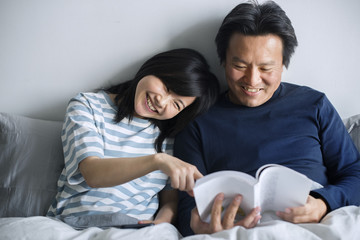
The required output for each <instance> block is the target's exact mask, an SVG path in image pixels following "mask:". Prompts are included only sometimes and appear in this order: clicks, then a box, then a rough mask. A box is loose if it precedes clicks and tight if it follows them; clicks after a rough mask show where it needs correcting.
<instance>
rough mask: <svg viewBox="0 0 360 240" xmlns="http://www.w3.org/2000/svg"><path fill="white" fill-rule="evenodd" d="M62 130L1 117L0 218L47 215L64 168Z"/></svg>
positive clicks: (38, 122) (57, 124)
mask: <svg viewBox="0 0 360 240" xmlns="http://www.w3.org/2000/svg"><path fill="white" fill-rule="evenodd" d="M61 127H62V122H57V121H45V120H39V119H31V118H27V117H22V116H16V115H11V114H6V113H0V206H1V207H0V217H26V216H38V215H45V214H46V212H47V210H48V208H49V206H50V204H51V202H52V200H53V199H54V197H55V194H56V192H57V180H58V178H59V175H60V173H61V171H62V169H63V166H64V159H63V152H62V144H61Z"/></svg>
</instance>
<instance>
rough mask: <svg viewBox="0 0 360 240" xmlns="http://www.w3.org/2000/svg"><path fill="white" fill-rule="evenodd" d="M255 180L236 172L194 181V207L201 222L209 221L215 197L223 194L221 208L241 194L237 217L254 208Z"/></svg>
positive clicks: (226, 172)
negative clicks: (241, 198)
mask: <svg viewBox="0 0 360 240" xmlns="http://www.w3.org/2000/svg"><path fill="white" fill-rule="evenodd" d="M255 183H256V179H255V178H253V177H252V176H250V175H248V174H246V173H242V172H237V171H219V172H215V173H212V174H209V175H206V176H205V177H203V178H201V179H199V180H197V181H196V184H195V188H194V195H195V201H196V206H197V208H198V211H199V214H200V217H201V219H202V220H203V221H205V222H209V221H210V214H211V209H212V205H213V203H214V198H215V196H216V195H217V194H218V193H220V192H222V193H224V196H225V198H224V201H223V208H224V209H226V207H227V206H228V205H229V204H230V203H231V201H232V200H233V198H234V197H235V195H237V194H242V195H243V200H242V202H241V205H240V209H239V212H238V213H239V215H240V216H243V215H245V214H247V213H249V212H250V211H251V209H252V208H254V189H253V186H254V184H255ZM223 212H224V211H223Z"/></svg>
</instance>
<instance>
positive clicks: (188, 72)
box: [105, 48, 219, 152]
mask: <svg viewBox="0 0 360 240" xmlns="http://www.w3.org/2000/svg"><path fill="white" fill-rule="evenodd" d="M149 75H153V76H155V77H157V78H159V79H160V80H161V81H162V82H163V83H164V84H165V86H166V87H167V88H168V89H169V90H171V91H172V92H174V93H176V94H177V95H180V96H193V97H196V98H195V101H194V102H193V103H192V104H190V105H189V106H188V107H186V108H185V109H184V110H182V111H181V112H180V113H179V114H177V115H176V116H175V117H173V118H171V119H168V120H158V119H150V121H151V122H152V123H153V124H155V125H156V126H157V127H158V128H159V129H160V134H159V136H158V137H157V139H156V140H155V143H154V147H155V149H156V151H157V152H162V143H163V141H164V140H165V139H166V138H168V137H174V136H175V135H176V134H177V133H178V132H179V131H181V130H182V129H183V128H184V127H185V125H186V124H188V123H189V122H190V121H191V120H193V119H194V118H195V117H196V116H198V115H200V114H202V113H204V112H205V111H207V110H208V109H209V108H210V106H211V105H212V104H213V103H214V102H215V101H216V99H217V95H218V93H219V83H218V80H217V78H216V76H215V75H214V74H213V73H212V72H210V67H209V65H208V63H207V61H206V59H205V58H204V57H203V56H202V55H201V54H200V53H199V52H197V51H195V50H193V49H188V48H180V49H174V50H170V51H166V52H162V53H159V54H157V55H155V56H153V57H151V58H150V59H148V60H147V61H146V62H145V63H144V64H143V65H142V66H141V67H140V69H139V71H138V72H137V74H136V75H135V77H134V78H133V79H132V80H129V81H127V82H123V83H120V84H118V85H115V86H112V87H109V88H108V89H106V90H105V91H107V92H109V93H113V94H117V96H116V98H115V102H116V104H117V107H118V109H117V113H116V116H115V119H114V121H115V122H116V123H118V122H120V121H121V120H122V119H123V118H125V117H128V118H129V120H131V119H132V118H133V116H134V111H135V110H134V98H135V91H136V87H137V84H138V82H139V81H140V80H141V79H142V78H143V77H145V76H149Z"/></svg>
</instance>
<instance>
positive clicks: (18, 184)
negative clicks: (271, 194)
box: [0, 113, 360, 240]
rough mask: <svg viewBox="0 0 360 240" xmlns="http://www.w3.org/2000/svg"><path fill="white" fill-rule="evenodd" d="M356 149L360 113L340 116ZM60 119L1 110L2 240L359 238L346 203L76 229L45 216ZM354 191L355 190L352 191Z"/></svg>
mask: <svg viewBox="0 0 360 240" xmlns="http://www.w3.org/2000/svg"><path fill="white" fill-rule="evenodd" d="M343 122H344V124H345V126H346V128H347V129H348V131H349V134H350V135H351V137H352V138H353V140H354V143H355V145H356V146H357V148H358V149H360V114H358V115H355V116H352V117H349V118H347V119H343ZM61 126H62V122H59V121H48V120H40V119H33V118H27V117H23V116H17V115H12V114H7V113H0V239H1V240H2V239H12V240H13V239H37V240H39V239H61V240H64V239H209V240H210V239H211V240H215V239H302V240H303V239H326V240H332V239H346V240H347V239H354V240H355V239H360V207H359V206H347V207H343V208H340V209H337V210H335V211H333V212H331V213H329V214H328V215H326V216H325V217H324V218H323V219H322V221H321V222H320V223H316V224H292V223H288V222H285V221H281V220H279V219H277V218H276V216H274V215H271V214H269V215H265V216H263V221H262V222H261V223H259V224H258V226H257V227H256V228H253V229H245V228H243V227H234V228H232V229H229V230H226V231H222V232H218V233H215V234H211V235H208V234H203V235H194V236H189V237H185V238H183V237H182V236H181V235H180V234H179V232H178V231H177V229H176V227H174V226H173V225H171V224H166V223H163V224H159V225H155V226H150V227H146V228H142V229H138V230H134V229H119V228H108V229H100V228H96V227H93V228H88V229H85V230H75V229H73V228H71V227H70V226H68V225H66V224H65V223H63V222H61V221H58V220H56V219H52V218H47V217H45V214H46V211H47V209H48V207H49V205H50V203H51V201H52V199H53V197H54V196H55V194H56V182H57V179H58V176H59V174H60V172H61V170H62V168H63V153H62V146H61V140H60V132H61ZM354 191H358V189H354Z"/></svg>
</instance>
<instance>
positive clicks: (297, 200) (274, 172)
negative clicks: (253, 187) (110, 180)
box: [258, 165, 313, 212]
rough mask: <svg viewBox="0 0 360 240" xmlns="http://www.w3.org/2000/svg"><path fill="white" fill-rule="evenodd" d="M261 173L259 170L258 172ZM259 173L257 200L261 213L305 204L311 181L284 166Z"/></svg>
mask: <svg viewBox="0 0 360 240" xmlns="http://www.w3.org/2000/svg"><path fill="white" fill-rule="evenodd" d="M260 171H261V170H260ZM260 171H259V174H260V176H258V177H259V192H258V194H259V199H260V206H261V209H262V211H263V212H265V211H284V210H285V208H287V207H296V206H302V205H304V204H305V203H306V199H307V197H308V195H309V192H310V188H311V185H312V183H313V181H312V180H311V179H309V178H307V177H306V176H305V175H303V174H301V173H298V172H296V171H294V170H292V169H290V168H287V167H284V166H280V165H277V166H270V167H267V168H265V169H262V171H261V173H260Z"/></svg>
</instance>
